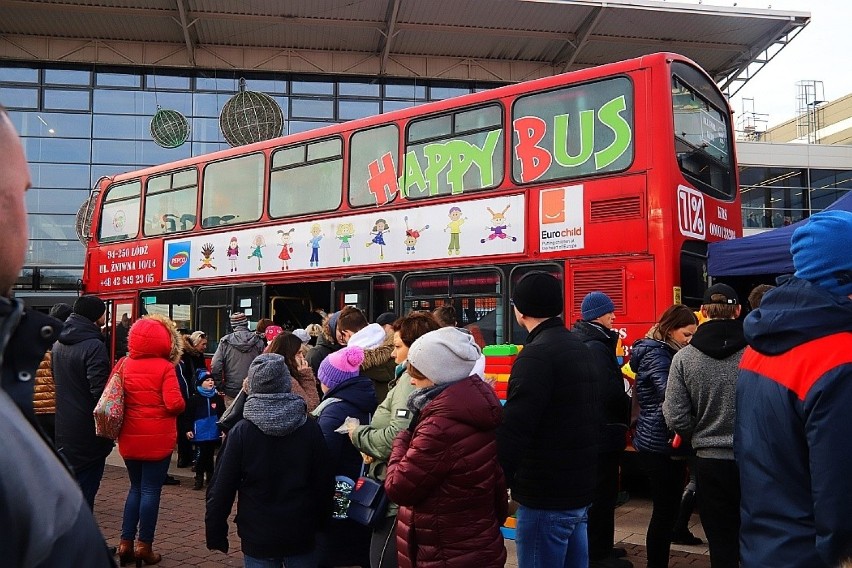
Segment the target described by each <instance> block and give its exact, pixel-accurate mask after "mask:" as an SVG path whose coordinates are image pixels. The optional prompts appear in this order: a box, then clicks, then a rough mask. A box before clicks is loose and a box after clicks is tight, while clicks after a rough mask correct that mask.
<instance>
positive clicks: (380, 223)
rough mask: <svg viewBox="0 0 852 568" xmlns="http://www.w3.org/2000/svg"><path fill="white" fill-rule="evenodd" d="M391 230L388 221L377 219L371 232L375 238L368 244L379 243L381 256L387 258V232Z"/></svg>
mask: <svg viewBox="0 0 852 568" xmlns="http://www.w3.org/2000/svg"><path fill="white" fill-rule="evenodd" d="M389 232H390V227H388V222H387V221H385V220H384V219H376V223H375V224H374V225H373V230H372V231H370V234H371V235H372V236H373V240H371V241H370V242H369V243H367V246H370V245H379V258H380V259H384V258H385V236H384V235H385V233H389Z"/></svg>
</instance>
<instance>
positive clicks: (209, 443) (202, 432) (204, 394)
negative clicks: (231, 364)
mask: <svg viewBox="0 0 852 568" xmlns="http://www.w3.org/2000/svg"><path fill="white" fill-rule="evenodd" d="M194 382H195V392H196V393H197V394H196V395H195V396H191V397H189V403H188V407H187V410H186V411H185V412H184V413H183V414H182V415H181V429H180V436H182V437H183V438H184V439H185V440H187V441H188V442H191V443H192V444H193V445H195V447H196V448H197V449H198V460H197V462H196V464H195V485H194V486H193V489H195V490H198V489H202V488H203V487H204V475H205V474H207V485H210V480H211V479H212V478H213V454H214V453H215V452H216V448H217V447H218V446H219V445H220V443H221V439H222V431H221V430H220V429H219V427H218V426H217V425H216V422H217V421H218V420H219V418H221V417H222V414H223V413H224V412H225V399H224V398H223V397H222V395H221V394H219V393H218V392H217V391H216V381H215V380H214V379H213V375H211V374H210V373H209V372H208V371H207V369H198V370H197V371H196V372H195V381H194Z"/></svg>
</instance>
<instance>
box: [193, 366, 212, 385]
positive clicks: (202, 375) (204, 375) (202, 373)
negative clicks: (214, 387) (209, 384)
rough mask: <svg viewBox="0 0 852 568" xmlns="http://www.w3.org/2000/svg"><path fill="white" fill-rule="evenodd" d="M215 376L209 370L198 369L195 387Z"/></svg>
mask: <svg viewBox="0 0 852 568" xmlns="http://www.w3.org/2000/svg"><path fill="white" fill-rule="evenodd" d="M212 376H213V375H211V374H210V371H208V370H207V369H198V370H197V371H195V385H196V386H198V385H200V384H201V383H203V382H204V381H205V380H207V379H209V378H211V377H212Z"/></svg>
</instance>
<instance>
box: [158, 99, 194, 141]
mask: <svg viewBox="0 0 852 568" xmlns="http://www.w3.org/2000/svg"><path fill="white" fill-rule="evenodd" d="M151 137H152V138H153V139H154V142H156V143H157V145H158V146H162V147H163V148H177V147H178V146H182V145H183V143H184V142H186V140H187V139H188V138H189V122H187V120H186V117H185V116H184V115H182V114H181V113H179V112H178V111H176V110H167V109H162V108H160V106H159V105H157V113H156V114H155V115H154V118H152V119H151Z"/></svg>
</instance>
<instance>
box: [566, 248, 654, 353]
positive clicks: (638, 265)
mask: <svg viewBox="0 0 852 568" xmlns="http://www.w3.org/2000/svg"><path fill="white" fill-rule="evenodd" d="M566 276H567V278H566V282H565V286H566V289H565V298H566V300H567V301H566V305H565V315H566V319H567V321H568V322H571V323H572V325H573V322H575V321H577V320H578V319H580V318H581V314H580V304H581V303H582V302H583V298H584V297H585V296H586V294H588V293H589V292H594V291H599V292H603V293H605V294H606V295H607V296H609V297H610V298H611V299H612V301H613V303H614V304H615V329H616V330H617V331H618V333H619V335H620V336H621V344H622V347H623V350H622V352H621V353H619V354H618V355H619V356H626V355H629V353H630V346H631V345H633V342H634V341H636V340H637V339H639V338H640V337H643V336H644V335H645V333H647V331H648V330H649V329H650V328H651V326H652V325H653V324H654V322H655V321H656V319H657V315H658V314H657V312H658V311H661V310H662V309H664V308H665V307H668V306H663V307H659V306H657V305H656V303H655V301H654V297H655V292H654V291H655V287H656V282H655V276H654V259H653V258H651V257H649V256H640V257H629V258H601V259H600V260H577V261H569V262H567V263H566Z"/></svg>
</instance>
